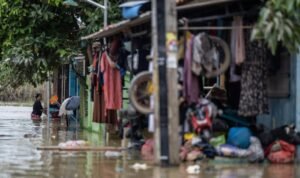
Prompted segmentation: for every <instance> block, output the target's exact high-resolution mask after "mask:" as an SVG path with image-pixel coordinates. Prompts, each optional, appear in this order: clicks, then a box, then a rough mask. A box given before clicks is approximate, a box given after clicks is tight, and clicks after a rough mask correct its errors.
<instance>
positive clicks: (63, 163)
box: [0, 106, 300, 178]
mask: <svg viewBox="0 0 300 178" xmlns="http://www.w3.org/2000/svg"><path fill="white" fill-rule="evenodd" d="M30 112H31V108H27V107H9V106H7V107H0V178H18V177H20V178H23V177H24V178H43V177H50V178H202V177H203V178H204V177H205V178H294V177H300V169H298V170H299V171H297V168H300V167H299V166H297V165H295V164H290V165H270V164H268V163H264V164H254V165H252V164H247V163H246V162H243V163H241V162H239V161H232V160H231V161H228V160H223V159H217V160H215V161H213V162H208V163H202V164H201V172H200V174H197V175H188V174H187V173H186V171H185V170H186V166H188V165H187V164H182V165H180V166H179V167H171V168H159V167H156V166H153V165H152V164H151V163H150V162H145V161H141V160H140V159H139V157H138V156H136V154H133V153H130V152H128V153H124V156H123V157H121V158H118V159H117V158H106V157H105V156H104V154H103V153H99V152H98V153H96V152H57V151H38V150H37V149H36V148H37V147H39V146H47V145H57V144H58V143H59V142H63V141H67V140H73V139H84V140H88V141H89V142H90V143H92V144H93V145H98V146H99V145H103V144H104V143H103V142H101V140H102V138H101V137H100V136H99V135H98V134H95V133H88V132H83V131H80V132H78V133H77V132H75V131H74V129H71V130H69V131H68V130H66V128H65V127H64V126H63V125H58V124H51V125H50V129H48V126H47V121H44V122H42V123H41V124H34V123H32V121H31V120H30V117H29V116H30ZM24 136H25V137H24ZM109 144H110V145H113V146H116V145H119V144H120V143H119V141H114V140H112V141H110V142H109ZM137 162H138V163H146V164H148V165H149V168H148V169H147V170H140V171H135V170H133V169H132V168H131V165H133V164H134V163H137Z"/></svg>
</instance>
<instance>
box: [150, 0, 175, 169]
mask: <svg viewBox="0 0 300 178" xmlns="http://www.w3.org/2000/svg"><path fill="white" fill-rule="evenodd" d="M152 12H153V13H152V26H153V50H154V53H153V54H154V55H153V56H154V75H153V76H154V78H153V81H154V86H158V87H157V88H156V89H155V94H154V95H155V96H154V98H155V118H156V127H155V137H156V138H155V145H156V148H155V149H156V150H155V160H156V162H157V163H160V164H161V166H168V165H170V164H171V165H177V164H178V163H179V143H180V139H179V119H178V94H177V92H178V91H177V31H176V29H177V24H176V19H177V14H176V1H173V0H152ZM158 24H159V25H158Z"/></svg>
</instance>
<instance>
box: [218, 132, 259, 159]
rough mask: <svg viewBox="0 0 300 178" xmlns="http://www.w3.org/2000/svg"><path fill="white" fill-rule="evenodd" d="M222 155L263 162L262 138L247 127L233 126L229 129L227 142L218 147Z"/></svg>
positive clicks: (219, 153) (219, 154)
mask: <svg viewBox="0 0 300 178" xmlns="http://www.w3.org/2000/svg"><path fill="white" fill-rule="evenodd" d="M216 150H217V155H218V156H222V157H234V158H246V159H248V161H249V162H251V163H254V162H262V161H263V160H264V151H263V148H262V145H261V143H260V140H259V139H258V138H257V137H254V136H253V135H252V133H251V131H250V129H248V128H246V127H233V128H231V129H230V130H229V132H228V136H227V142H226V144H223V145H220V146H218V147H217V148H216Z"/></svg>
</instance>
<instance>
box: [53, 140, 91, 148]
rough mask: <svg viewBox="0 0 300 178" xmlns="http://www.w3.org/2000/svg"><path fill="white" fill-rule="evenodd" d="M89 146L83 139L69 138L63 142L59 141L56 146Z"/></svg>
mask: <svg viewBox="0 0 300 178" xmlns="http://www.w3.org/2000/svg"><path fill="white" fill-rule="evenodd" d="M86 146H89V143H88V142H87V141H84V140H70V141H67V142H64V143H59V144H58V147H60V148H82V147H86Z"/></svg>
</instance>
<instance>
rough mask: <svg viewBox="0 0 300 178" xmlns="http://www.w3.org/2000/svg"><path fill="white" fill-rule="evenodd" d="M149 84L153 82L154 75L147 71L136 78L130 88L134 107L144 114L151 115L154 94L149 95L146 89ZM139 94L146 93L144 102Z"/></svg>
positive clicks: (130, 96)
mask: <svg viewBox="0 0 300 178" xmlns="http://www.w3.org/2000/svg"><path fill="white" fill-rule="evenodd" d="M149 82H152V73H151V72H148V71H145V72H141V73H139V74H138V75H137V76H135V77H134V78H133V80H132V81H131V84H130V87H129V99H130V102H131V104H132V106H133V107H134V108H135V109H136V110H137V111H138V112H140V113H142V114H150V113H152V112H153V111H152V109H151V101H150V96H151V95H152V93H147V91H146V88H144V87H145V86H144V85H145V84H146V85H147V84H149ZM139 93H143V94H144V93H146V94H145V99H144V100H143V99H140V98H139V96H138V95H139Z"/></svg>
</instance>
